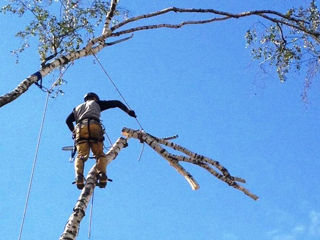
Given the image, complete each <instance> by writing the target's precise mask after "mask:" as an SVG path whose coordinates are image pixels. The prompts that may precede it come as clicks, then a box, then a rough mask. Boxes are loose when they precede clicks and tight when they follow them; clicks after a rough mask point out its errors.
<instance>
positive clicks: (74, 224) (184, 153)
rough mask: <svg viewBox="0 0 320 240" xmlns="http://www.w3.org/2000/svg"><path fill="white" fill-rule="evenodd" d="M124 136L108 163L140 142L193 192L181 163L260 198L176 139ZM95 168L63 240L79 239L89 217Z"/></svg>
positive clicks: (127, 133) (125, 132)
mask: <svg viewBox="0 0 320 240" xmlns="http://www.w3.org/2000/svg"><path fill="white" fill-rule="evenodd" d="M122 134H123V135H124V136H125V137H126V138H123V137H120V138H118V140H117V141H116V142H115V144H114V145H113V146H112V147H111V149H110V150H109V151H108V153H107V154H106V157H107V160H108V163H110V162H111V161H112V160H114V159H115V158H116V157H117V155H118V154H119V152H120V151H121V150H122V149H123V148H124V147H126V146H128V140H129V139H130V138H133V139H137V140H139V141H140V142H141V143H146V144H147V145H149V146H150V147H151V148H152V149H153V150H154V151H155V152H157V153H158V154H159V155H160V156H162V157H163V158H164V159H165V160H167V161H168V163H169V164H170V166H172V167H173V168H174V169H175V170H176V171H177V172H178V173H179V174H181V175H182V176H183V177H184V178H185V179H186V181H187V182H188V183H189V184H190V187H191V188H192V189H193V190H197V189H199V184H198V183H197V181H196V180H195V179H194V177H193V176H192V175H191V174H190V173H189V172H188V171H187V170H185V168H184V167H183V166H182V165H181V163H190V164H194V165H197V166H199V167H201V168H203V169H205V170H207V171H208V172H209V173H210V174H212V175H213V176H214V177H216V178H218V179H219V180H221V181H223V182H225V183H226V184H228V185H229V186H231V187H233V188H235V189H237V190H239V191H241V192H243V193H244V194H246V195H247V196H248V197H250V198H252V199H253V200H257V199H258V196H256V195H255V194H253V193H251V192H250V191H249V190H247V189H246V188H244V187H243V186H241V185H240V184H239V183H245V182H246V181H245V179H243V178H240V177H235V176H232V175H231V174H230V172H229V171H228V170H227V169H226V168H225V167H224V166H223V165H222V164H220V163H219V162H218V161H216V160H213V159H211V158H208V157H205V156H203V155H200V154H197V153H193V152H191V151H190V150H188V149H186V148H184V147H182V146H180V145H178V144H175V143H173V142H172V141H169V140H171V139H174V138H175V137H170V138H157V137H155V136H152V135H151V134H148V133H146V132H144V131H143V130H134V129H129V128H123V129H122ZM165 147H168V148H169V149H171V150H175V151H178V152H180V153H181V155H177V154H173V153H170V151H169V150H166V149H165ZM96 172H97V171H96V169H95V166H93V167H92V168H91V170H90V171H89V173H88V175H87V178H86V184H85V186H84V188H83V190H82V191H81V194H80V196H79V199H78V201H77V202H76V204H75V206H74V208H73V212H72V214H71V215H70V217H69V219H68V222H67V223H66V225H65V228H64V231H63V233H62V235H61V237H60V240H74V239H76V237H77V235H78V232H79V228H80V223H81V220H82V219H83V217H84V216H85V212H86V209H87V206H88V204H89V202H90V199H91V197H92V194H93V191H94V188H95V186H96V182H97V175H96Z"/></svg>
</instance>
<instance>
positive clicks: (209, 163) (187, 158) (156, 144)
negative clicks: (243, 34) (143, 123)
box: [122, 128, 258, 200]
mask: <svg viewBox="0 0 320 240" xmlns="http://www.w3.org/2000/svg"><path fill="white" fill-rule="evenodd" d="M122 133H123V134H124V135H125V136H127V137H129V138H136V139H139V140H140V142H145V143H147V144H148V145H149V146H150V147H151V148H152V149H153V150H155V151H156V152H157V153H159V154H160V155H161V156H162V157H163V158H165V159H166V160H167V161H168V162H169V164H170V165H171V166H172V167H174V168H175V169H176V170H177V171H178V173H180V174H181V175H182V176H183V177H184V178H185V179H186V180H187V182H188V183H189V184H190V186H191V188H192V189H193V190H197V189H198V188H199V184H198V183H197V182H196V180H195V179H194V178H193V176H192V175H191V174H190V173H189V172H187V171H186V170H185V169H184V168H183V167H182V166H181V165H180V164H179V162H188V163H192V164H195V165H198V166H200V167H202V168H204V169H205V170H207V171H208V172H209V173H211V174H212V175H213V176H215V177H217V178H218V179H219V180H221V181H223V182H225V183H227V184H228V185H229V186H231V187H233V188H235V189H238V190H239V191H241V192H243V193H244V194H246V195H247V196H249V197H250V198H252V199H254V200H257V199H258V196H256V195H255V194H252V193H251V192H249V190H247V189H246V188H244V187H242V186H240V185H239V183H238V182H241V183H245V182H246V181H245V180H244V179H242V178H240V177H235V176H232V175H231V174H230V173H229V171H228V170H227V169H226V168H225V167H224V166H222V165H221V164H220V163H219V162H218V161H215V160H213V159H210V158H208V157H205V156H203V155H200V154H197V153H193V152H191V151H190V150H188V149H186V148H184V147H182V146H180V145H178V144H175V143H173V142H170V141H169V140H168V139H165V138H157V137H154V136H152V135H150V134H148V133H146V132H144V131H141V130H133V129H129V128H123V129H122ZM161 145H165V146H167V147H169V148H172V149H174V150H176V151H179V152H181V153H183V154H185V155H175V154H172V153H169V152H168V151H167V150H166V149H164V148H163V147H162V146H161ZM214 168H215V169H214Z"/></svg>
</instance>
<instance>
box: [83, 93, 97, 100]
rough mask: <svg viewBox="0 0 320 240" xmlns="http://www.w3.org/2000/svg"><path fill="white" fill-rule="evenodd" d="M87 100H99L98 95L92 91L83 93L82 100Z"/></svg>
mask: <svg viewBox="0 0 320 240" xmlns="http://www.w3.org/2000/svg"><path fill="white" fill-rule="evenodd" d="M88 100H95V101H99V100H100V99H99V96H98V95H97V94H95V93H94V92H89V93H87V94H86V95H84V101H85V102H86V101H88Z"/></svg>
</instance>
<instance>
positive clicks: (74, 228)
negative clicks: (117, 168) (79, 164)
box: [60, 138, 127, 240]
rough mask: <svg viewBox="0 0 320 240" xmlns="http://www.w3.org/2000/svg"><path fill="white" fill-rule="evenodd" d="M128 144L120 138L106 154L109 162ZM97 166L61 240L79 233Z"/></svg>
mask: <svg viewBox="0 0 320 240" xmlns="http://www.w3.org/2000/svg"><path fill="white" fill-rule="evenodd" d="M126 146H127V139H125V138H119V139H118V140H117V141H116V143H115V144H114V145H113V146H112V147H111V149H110V150H109V151H108V153H107V154H106V157H107V161H108V163H110V162H111V161H112V160H114V159H115V158H116V157H117V156H118V153H119V152H120V151H121V149H122V148H124V147H126ZM95 167H96V166H95V165H94V166H93V167H92V168H91V170H90V171H89V173H88V175H87V181H86V185H85V186H84V188H83V189H82V191H81V194H80V197H79V199H78V201H77V203H76V205H75V207H74V208H73V212H72V214H71V215H70V217H69V219H68V222H67V224H66V226H65V228H64V232H63V233H62V235H61V237H60V240H74V239H76V237H77V235H78V232H79V227H80V222H81V220H82V218H83V217H84V216H85V212H86V209H87V206H88V204H89V202H90V199H91V197H92V194H93V191H94V188H95V186H96V182H97V170H96V168H95Z"/></svg>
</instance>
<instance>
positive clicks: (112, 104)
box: [66, 100, 129, 131]
mask: <svg viewBox="0 0 320 240" xmlns="http://www.w3.org/2000/svg"><path fill="white" fill-rule="evenodd" d="M97 103H98V104H99V106H100V109H101V112H102V111H104V110H107V109H109V108H116V107H117V108H120V109H121V110H122V111H124V112H126V113H128V112H129V109H128V108H127V107H126V106H125V105H124V104H123V103H122V102H120V101H118V100H109V101H97ZM75 121H76V119H75V117H74V113H73V111H72V112H71V113H70V114H69V116H68V117H67V119H66V123H67V125H68V127H69V129H70V131H73V130H74V126H73V122H75Z"/></svg>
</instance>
